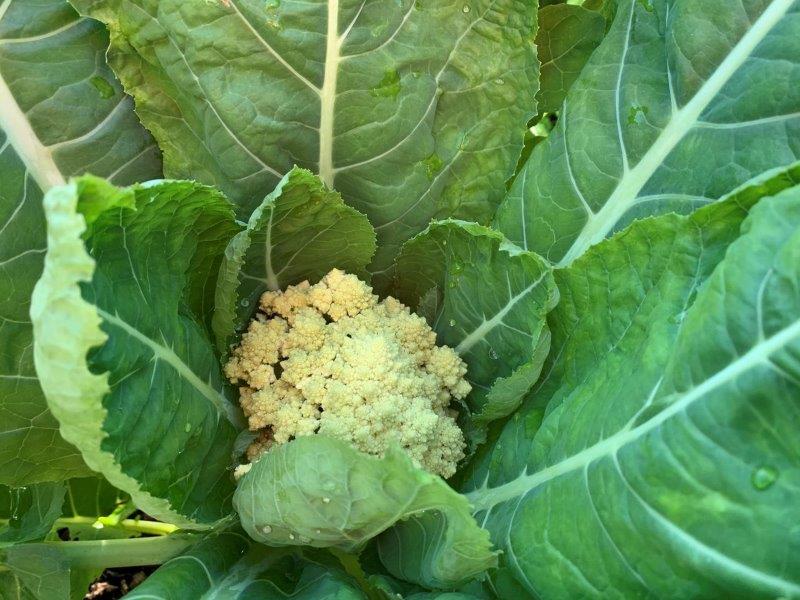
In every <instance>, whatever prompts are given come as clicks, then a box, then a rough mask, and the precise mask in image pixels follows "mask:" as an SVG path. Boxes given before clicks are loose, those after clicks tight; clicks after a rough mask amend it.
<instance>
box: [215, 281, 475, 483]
mask: <svg viewBox="0 0 800 600" xmlns="http://www.w3.org/2000/svg"><path fill="white" fill-rule="evenodd" d="M466 370H467V369H466V365H465V364H464V361H462V360H461V358H459V356H458V355H457V354H456V353H455V352H454V351H453V350H452V349H451V348H448V347H446V346H437V345H436V334H435V333H434V332H433V331H432V330H431V328H430V327H429V326H428V324H427V323H426V322H425V320H424V319H423V318H422V317H419V316H418V315H415V314H413V313H412V312H411V311H410V310H409V309H408V308H407V307H405V306H403V305H402V304H401V303H400V302H398V301H397V300H395V299H394V298H392V297H388V298H386V299H385V300H382V301H379V300H378V297H377V296H375V295H374V294H373V293H372V288H371V287H369V286H368V285H367V284H366V283H364V282H363V281H361V280H359V279H358V278H357V277H356V276H355V275H349V274H346V273H344V272H342V271H339V270H337V269H334V270H332V271H331V272H330V273H328V274H327V275H326V276H325V277H324V278H323V279H322V281H320V282H319V283H317V284H315V285H310V284H309V283H308V282H307V281H304V282H303V283H301V284H299V285H296V286H290V287H289V288H288V289H286V291H283V292H265V293H264V294H263V295H262V296H261V301H260V312H259V313H257V314H256V316H255V318H254V319H253V321H252V322H251V323H250V326H249V327H248V330H247V332H246V333H245V334H244V335H243V336H242V340H241V344H240V345H239V346H238V347H236V348H235V349H234V350H233V353H232V356H231V358H230V361H229V362H228V364H227V365H226V366H225V374H226V375H227V376H228V378H230V380H231V382H233V383H239V384H240V386H241V387H240V388H239V391H240V394H241V396H240V398H241V399H240V402H241V405H242V409H243V410H244V413H245V415H246V416H247V418H248V422H249V427H250V429H251V430H252V431H256V432H259V436H258V438H257V440H256V442H254V443H253V444H252V445H251V446H250V448H249V450H248V458H249V459H250V460H253V459H255V458H256V457H257V456H259V455H260V454H261V453H262V452H264V451H266V450H268V449H269V447H270V446H272V445H273V444H282V443H285V442H288V441H289V440H291V439H293V438H295V437H297V436H301V435H312V434H315V433H321V434H325V435H329V436H332V437H337V438H340V439H343V440H346V441H348V442H349V443H350V444H352V445H353V446H354V447H356V448H358V449H359V450H362V451H363V452H366V453H368V454H374V455H378V456H380V455H382V454H383V453H384V452H385V451H386V449H387V448H388V447H389V445H390V444H391V443H392V442H396V443H398V444H399V445H400V446H401V447H402V448H403V449H404V450H405V451H406V452H407V453H408V455H409V456H411V458H412V459H413V460H414V461H415V462H417V463H418V464H419V465H420V466H422V467H423V468H424V469H427V470H428V471H430V472H432V473H437V474H439V475H441V476H442V477H449V476H451V475H452V474H453V473H455V470H456V464H457V463H458V461H459V460H460V459H461V458H463V456H464V436H463V434H462V432H461V430H460V429H459V427H458V426H457V425H456V422H455V419H454V417H455V411H453V410H452V409H450V408H449V405H450V402H451V401H452V400H453V399H456V400H459V399H462V398H464V397H465V396H466V395H467V394H468V393H469V391H470V385H469V383H467V381H466V380H465V379H464V375H465V374H466Z"/></svg>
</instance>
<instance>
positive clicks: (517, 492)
mask: <svg viewBox="0 0 800 600" xmlns="http://www.w3.org/2000/svg"><path fill="white" fill-rule="evenodd" d="M798 337H800V320H798V321H795V322H794V323H792V324H791V325H789V326H787V327H785V328H784V329H782V330H780V331H779V332H778V333H776V334H773V335H772V336H771V337H769V338H765V339H763V340H762V341H760V342H759V343H757V344H756V345H754V346H753V347H752V348H751V349H750V350H749V351H748V352H746V353H745V354H743V355H742V356H740V357H739V358H737V359H736V360H734V361H733V362H731V363H730V364H729V365H728V366H727V367H725V368H724V369H722V370H721V371H718V372H717V373H715V374H714V375H712V376H711V377H709V378H708V379H706V380H705V381H703V382H702V383H701V384H700V385H698V386H696V387H693V388H691V389H690V390H687V391H686V392H685V393H684V394H683V395H682V396H679V397H678V398H677V399H676V400H675V401H674V402H673V403H672V404H670V405H669V406H667V407H666V408H665V409H664V410H662V411H661V412H660V413H658V414H657V415H655V416H653V417H652V418H651V419H649V420H647V421H645V422H644V423H642V424H641V425H638V426H637V427H634V428H632V429H624V430H622V431H620V432H618V433H616V434H614V435H612V436H610V437H608V438H606V439H604V440H602V441H600V442H598V443H597V444H594V445H593V446H589V447H588V448H585V449H584V450H581V451H580V452H578V453H577V454H574V455H572V456H570V457H569V458H567V459H564V460H562V461H561V462H558V463H556V464H554V465H551V466H549V467H546V468H544V469H542V470H541V471H537V472H536V473H533V474H531V475H521V476H520V477H518V478H516V479H514V480H513V481H510V482H508V483H506V484H504V485H501V486H499V487H496V488H482V489H478V490H475V491H473V492H470V493H469V494H467V497H468V498H469V501H470V502H471V503H472V505H473V508H474V510H476V511H480V510H487V509H489V508H491V507H493V506H495V505H497V504H499V503H501V502H506V501H507V500H511V499H513V498H519V497H521V496H523V495H525V494H527V493H528V492H530V491H531V490H534V489H536V488H537V487H539V486H541V485H543V484H545V483H547V482H549V481H552V480H553V479H556V478H558V477H561V476H562V475H566V474H567V473H571V472H574V471H577V470H578V469H583V468H584V467H586V466H587V465H589V464H590V463H592V462H594V461H596V460H599V459H601V458H605V457H608V456H613V455H615V454H616V453H617V451H618V450H619V449H620V448H623V447H624V446H626V445H627V444H630V443H631V442H634V441H636V440H638V439H639V438H641V437H642V436H644V435H645V434H647V433H649V432H650V431H653V430H654V429H656V428H657V427H659V426H660V425H661V424H662V423H664V422H665V421H667V420H668V419H670V418H672V417H674V416H675V415H677V414H679V413H681V412H683V411H685V410H686V409H687V408H688V407H689V406H690V405H691V404H692V403H693V402H696V401H697V400H699V399H701V398H703V397H704V396H705V395H706V394H708V393H710V392H711V391H713V390H714V389H716V388H718V387H719V386H721V385H723V384H725V383H728V382H730V381H732V380H733V379H735V378H736V377H738V376H739V375H741V374H742V373H745V372H746V371H748V370H750V369H752V368H754V367H756V366H758V365H763V364H765V363H766V362H767V360H768V359H769V357H770V355H772V354H773V353H775V352H776V351H778V350H780V349H781V348H783V347H784V346H786V345H787V344H788V343H790V342H791V341H793V340H794V339H795V338H798Z"/></svg>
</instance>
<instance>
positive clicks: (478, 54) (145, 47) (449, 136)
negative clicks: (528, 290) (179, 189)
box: [74, 0, 538, 288]
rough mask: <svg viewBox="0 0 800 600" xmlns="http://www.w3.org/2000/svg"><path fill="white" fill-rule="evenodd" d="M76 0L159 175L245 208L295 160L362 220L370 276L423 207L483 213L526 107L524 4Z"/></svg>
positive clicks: (528, 41) (504, 174) (496, 198)
mask: <svg viewBox="0 0 800 600" xmlns="http://www.w3.org/2000/svg"><path fill="white" fill-rule="evenodd" d="M74 3H75V5H76V6H78V8H79V10H81V11H82V12H84V13H86V14H88V15H90V16H93V17H95V18H97V19H100V20H101V21H103V22H104V23H106V25H108V27H109V29H110V31H111V40H112V46H111V48H110V54H109V61H110V63H111V65H112V66H113V68H114V69H115V71H116V73H117V74H118V75H119V77H120V79H121V80H122V82H123V84H124V85H125V87H126V89H127V90H128V91H129V92H130V93H131V94H133V96H134V98H135V99H136V102H137V110H138V114H139V115H140V116H141V118H142V120H143V122H144V123H145V125H146V126H147V127H148V129H150V131H152V132H153V134H154V135H155V137H156V139H157V140H158V142H159V145H160V146H161V148H162V150H163V151H164V161H165V170H166V173H167V175H168V176H170V177H178V178H186V179H197V180H199V181H202V182H204V183H208V184H213V185H215V186H217V187H219V188H220V189H221V190H222V191H224V192H225V193H226V194H227V195H228V196H229V197H230V198H231V199H232V200H233V201H234V202H235V203H237V204H239V205H240V206H241V213H240V214H241V215H242V216H244V217H246V216H248V215H249V214H250V212H251V211H252V210H253V209H254V208H255V207H256V206H257V205H258V203H259V202H260V201H261V199H262V198H263V197H264V195H265V194H266V193H267V192H268V191H269V190H271V189H272V188H273V187H274V186H275V185H276V184H277V183H278V180H280V178H281V177H282V176H283V175H284V174H286V173H287V172H289V171H290V170H291V168H292V166H293V165H295V164H297V165H299V166H301V167H304V168H307V169H310V170H311V171H313V172H315V173H319V174H320V177H321V178H322V181H323V182H324V183H325V184H326V185H327V186H328V187H330V188H335V189H337V190H338V191H340V192H341V194H342V196H343V197H344V199H345V200H346V201H347V203H348V204H350V205H351V206H353V207H355V208H357V209H358V210H360V211H362V212H363V213H365V214H366V215H367V216H369V218H370V220H371V221H372V223H373V225H374V226H375V227H376V230H377V232H378V241H379V250H378V254H377V256H376V259H375V262H374V264H373V267H372V270H373V271H374V272H377V274H379V275H380V276H379V277H378V281H377V282H376V283H378V285H379V288H380V287H381V286H382V285H386V284H388V283H389V281H390V280H389V274H388V273H383V272H384V271H385V270H386V269H388V268H389V267H390V265H391V261H392V258H393V257H394V255H395V254H396V253H397V251H398V250H399V247H400V245H401V244H402V243H403V242H404V241H405V240H407V239H409V238H410V237H411V236H413V235H414V234H415V233H418V232H419V231H421V230H422V229H424V228H425V226H426V225H427V224H428V222H429V221H430V220H431V218H433V217H439V218H443V217H448V216H458V217H460V218H465V219H471V220H477V221H482V222H487V221H488V220H489V219H490V218H491V216H492V215H493V213H494V210H495V208H496V207H497V205H498V203H499V202H500V200H501V199H502V195H503V184H504V182H505V181H506V180H507V179H508V178H510V177H511V175H512V174H513V172H514V167H515V165H516V161H517V158H518V156H519V153H520V150H521V148H522V138H523V134H524V125H525V123H527V121H528V120H529V119H530V118H531V117H532V116H533V114H535V112H536V111H535V108H534V104H533V102H532V98H533V97H534V95H535V93H536V90H537V87H538V83H537V79H538V63H537V60H536V56H535V46H534V45H533V44H532V41H533V38H534V35H535V32H536V4H535V3H533V2H517V1H515V0H460V1H459V2H458V3H449V4H442V3H438V2H431V1H430V0H398V1H390V0H381V1H379V2H362V1H361V0H330V1H328V2H313V3H308V2H296V1H294V0H283V1H278V0H275V1H269V2H264V0H230V1H228V0H225V1H224V2H217V1H214V2H191V3H187V2H185V1H184V0H161V1H159V2H156V1H154V0H135V1H133V2H125V1H123V0H75V1H74ZM209 40H214V43H213V45H209Z"/></svg>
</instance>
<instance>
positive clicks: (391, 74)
mask: <svg viewBox="0 0 800 600" xmlns="http://www.w3.org/2000/svg"><path fill="white" fill-rule="evenodd" d="M399 93H400V73H398V72H397V69H389V70H388V71H386V72H384V74H383V79H381V81H380V83H378V85H376V86H375V87H374V88H372V89H371V90H370V94H372V95H373V96H375V97H376V98H377V97H384V98H396V97H397V94H399Z"/></svg>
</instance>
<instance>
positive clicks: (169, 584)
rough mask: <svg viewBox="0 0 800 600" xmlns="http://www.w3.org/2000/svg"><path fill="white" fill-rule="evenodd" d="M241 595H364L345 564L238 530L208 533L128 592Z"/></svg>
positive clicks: (341, 598)
mask: <svg viewBox="0 0 800 600" xmlns="http://www.w3.org/2000/svg"><path fill="white" fill-rule="evenodd" d="M178 597H180V598H200V597H203V598H218V599H220V600H237V599H245V598H259V599H263V600H273V599H274V600H279V599H280V600H283V599H284V598H295V599H297V600H301V599H309V600H312V599H313V600H326V599H330V600H359V599H361V598H363V597H364V596H363V595H362V594H361V592H360V591H359V590H358V588H357V586H356V585H355V582H353V581H351V580H350V578H349V577H347V576H346V575H345V574H344V573H342V572H341V570H340V569H335V568H330V567H329V566H327V565H325V566H323V565H320V564H315V563H314V562H311V561H307V560H303V559H302V558H300V557H299V556H295V555H293V554H292V553H290V552H287V551H285V550H278V549H275V548H265V547H263V546H259V545H258V544H254V543H253V542H252V541H251V540H249V539H248V538H247V537H246V536H244V535H243V534H241V533H239V532H238V531H237V530H228V531H222V532H219V533H214V534H211V535H209V536H208V537H207V538H206V539H205V540H204V541H202V542H200V543H199V544H197V545H196V546H195V547H194V548H192V549H191V550H190V551H189V552H187V553H186V554H183V555H181V556H178V557H176V558H174V559H172V560H171V561H169V562H167V563H166V564H164V565H163V566H161V567H160V568H159V569H158V570H157V571H156V572H155V573H153V574H152V575H150V576H149V577H148V578H147V579H146V580H145V582H144V583H143V584H141V585H140V586H139V587H137V588H136V589H135V590H134V591H133V592H131V593H130V594H129V595H127V596H126V598H129V599H130V600H136V599H137V598H142V599H145V598H147V599H157V598H163V599H165V600H166V599H168V598H178Z"/></svg>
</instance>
